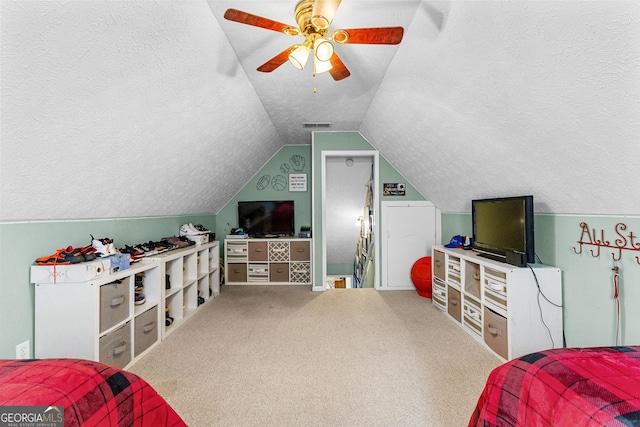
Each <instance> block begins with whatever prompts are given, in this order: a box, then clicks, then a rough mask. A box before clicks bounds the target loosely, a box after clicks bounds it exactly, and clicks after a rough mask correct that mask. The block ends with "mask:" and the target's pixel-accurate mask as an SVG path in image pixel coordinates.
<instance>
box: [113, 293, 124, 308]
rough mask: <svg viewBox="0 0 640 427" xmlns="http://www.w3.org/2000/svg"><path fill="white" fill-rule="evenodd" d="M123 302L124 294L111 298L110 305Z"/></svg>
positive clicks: (117, 304)
mask: <svg viewBox="0 0 640 427" xmlns="http://www.w3.org/2000/svg"><path fill="white" fill-rule="evenodd" d="M123 302H124V295H120V296H119V297H117V298H112V299H111V307H117V306H119V305H120V304H122V303H123Z"/></svg>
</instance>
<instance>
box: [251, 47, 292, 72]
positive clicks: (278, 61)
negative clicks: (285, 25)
mask: <svg viewBox="0 0 640 427" xmlns="http://www.w3.org/2000/svg"><path fill="white" fill-rule="evenodd" d="M289 53H291V48H290V47H288V48H286V49H285V50H283V51H282V52H280V53H279V54H277V55H276V56H274V57H273V58H271V59H270V60H268V61H267V62H265V63H264V64H262V65H261V66H259V67H258V71H262V72H263V73H270V72H272V71H273V70H275V69H276V68H278V67H279V66H281V65H282V64H284V63H285V62H287V61H288V60H289Z"/></svg>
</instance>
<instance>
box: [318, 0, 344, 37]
mask: <svg viewBox="0 0 640 427" xmlns="http://www.w3.org/2000/svg"><path fill="white" fill-rule="evenodd" d="M341 1H342V0H315V1H314V2H313V11H312V17H311V25H313V26H314V27H315V28H316V29H318V30H326V29H328V28H329V25H331V21H333V17H334V16H335V15H336V11H337V10H338V6H340V2H341Z"/></svg>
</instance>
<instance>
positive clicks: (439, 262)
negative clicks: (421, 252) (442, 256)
mask: <svg viewBox="0 0 640 427" xmlns="http://www.w3.org/2000/svg"><path fill="white" fill-rule="evenodd" d="M436 267H442V262H441V261H440V260H439V259H438V260H436Z"/></svg>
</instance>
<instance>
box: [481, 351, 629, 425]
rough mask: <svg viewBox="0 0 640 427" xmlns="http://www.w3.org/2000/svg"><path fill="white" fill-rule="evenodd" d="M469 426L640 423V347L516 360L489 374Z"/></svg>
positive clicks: (553, 353)
mask: <svg viewBox="0 0 640 427" xmlns="http://www.w3.org/2000/svg"><path fill="white" fill-rule="evenodd" d="M469 426H536V427H540V426H553V427H561V426H571V427H578V426H580V427H582V426H640V347H594V348H566V349H553V350H547V351H542V352H539V353H532V354H528V355H526V356H523V357H520V358H517V359H513V360H511V361H509V362H507V363H505V364H503V365H501V366H499V367H497V368H496V369H494V370H493V371H492V372H491V374H490V375H489V377H488V379H487V382H486V385H485V388H484V390H483V392H482V394H481V395H480V398H479V399H478V404H477V406H476V408H475V410H474V412H473V414H472V416H471V419H470V421H469Z"/></svg>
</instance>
